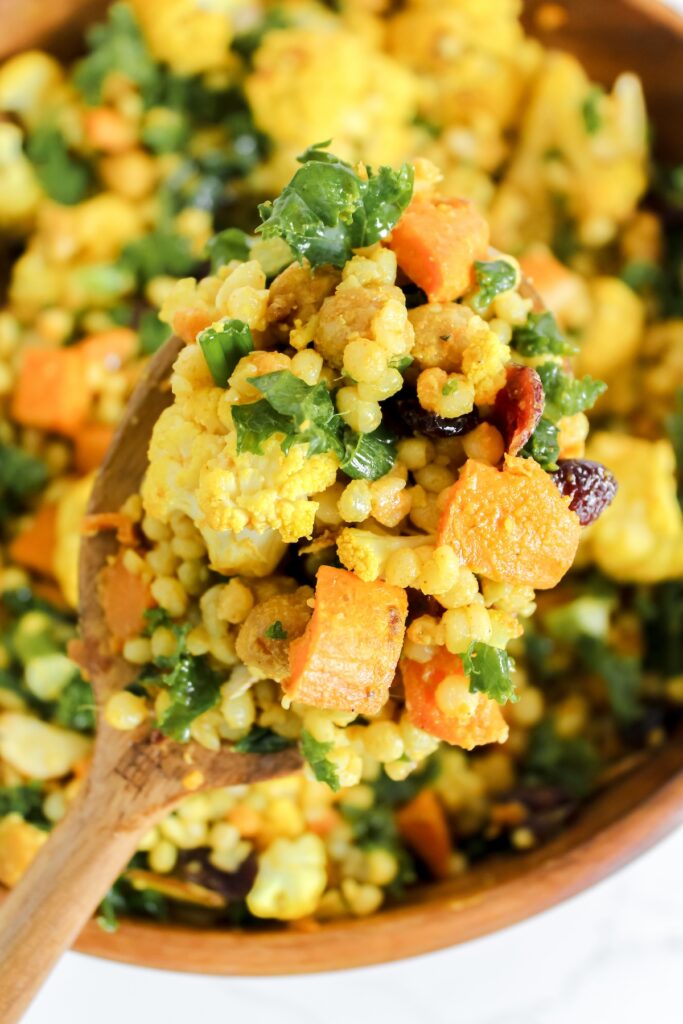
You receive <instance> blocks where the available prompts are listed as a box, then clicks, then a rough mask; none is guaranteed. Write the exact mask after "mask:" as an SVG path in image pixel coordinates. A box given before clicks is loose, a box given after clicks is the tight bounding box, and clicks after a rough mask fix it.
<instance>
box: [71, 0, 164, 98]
mask: <svg viewBox="0 0 683 1024" xmlns="http://www.w3.org/2000/svg"><path fill="white" fill-rule="evenodd" d="M86 38H87V42H88V49H89V50H90V53H88V54H87V56H85V57H84V58H83V59H82V60H80V61H79V62H78V64H77V65H76V69H75V72H74V75H73V83H74V85H75V86H76V88H77V89H78V90H79V91H80V92H81V93H82V94H83V97H84V99H85V101H86V103H89V104H90V105H91V106H97V105H98V104H99V103H101V102H102V87H103V85H104V82H105V80H106V78H107V76H108V75H109V74H111V72H113V71H116V72H117V73H118V74H121V75H124V76H125V77H126V78H127V79H128V80H129V81H130V82H132V83H133V84H134V85H136V86H137V88H138V89H139V90H140V93H141V94H142V97H143V100H144V101H145V103H146V105H150V104H151V103H152V102H154V100H155V99H156V97H157V95H158V92H159V88H160V78H161V76H162V74H163V71H162V68H161V67H160V65H158V64H157V62H156V61H155V60H154V58H153V57H152V55H151V54H150V52H149V50H148V49H147V45H146V43H145V40H144V37H143V35H142V33H141V31H140V28H139V26H138V23H137V21H136V19H135V15H134V14H133V11H132V10H131V8H130V7H129V6H128V4H122V3H117V4H113V5H112V6H111V7H110V8H109V19H108V21H107V22H105V23H104V24H100V25H94V26H93V28H91V29H90V30H89V32H88V34H87V37H86Z"/></svg>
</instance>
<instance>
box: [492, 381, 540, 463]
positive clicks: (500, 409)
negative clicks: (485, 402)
mask: <svg viewBox="0 0 683 1024" xmlns="http://www.w3.org/2000/svg"><path fill="white" fill-rule="evenodd" d="M544 405H545V396H544V394H543V384H542V383H541V378H540V377H539V376H538V374H537V373H536V371H535V370H533V369H532V368H531V367H530V366H510V367H508V372H507V381H506V383H505V387H503V388H501V390H500V391H499V392H498V394H497V395H496V401H495V403H494V406H493V422H494V423H495V425H496V426H497V427H498V429H499V430H500V432H501V434H502V435H503V440H504V441H505V450H506V451H507V452H509V453H510V455H516V454H517V452H518V451H519V450H520V449H521V448H523V447H524V445H525V444H526V443H527V441H528V440H529V438H530V437H531V435H532V434H533V432H534V430H535V429H536V424H537V423H538V421H539V420H540V418H541V414H542V413H543V406H544Z"/></svg>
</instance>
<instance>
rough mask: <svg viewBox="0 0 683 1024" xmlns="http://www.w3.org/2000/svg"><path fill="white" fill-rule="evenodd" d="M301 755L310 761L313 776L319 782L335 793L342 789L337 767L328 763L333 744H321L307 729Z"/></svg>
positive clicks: (303, 738)
mask: <svg viewBox="0 0 683 1024" xmlns="http://www.w3.org/2000/svg"><path fill="white" fill-rule="evenodd" d="M300 742H301V753H302V755H303V757H304V758H305V759H306V761H308V763H309V765H310V766H311V769H312V771H313V774H314V775H315V777H316V779H317V780H318V782H325V783H326V784H327V785H328V786H329V787H330V789H331V790H332V792H333V793H337V792H338V791H339V788H340V783H339V775H338V773H337V768H336V765H334V764H333V763H332V762H331V761H328V759H327V755H328V754H329V752H330V751H331V750H332V747H333V745H334V744H333V743H331V742H330V743H320V742H319V741H318V740H317V739H316V738H315V737H314V736H312V735H311V733H310V732H308V731H307V730H306V729H304V730H303V732H302V733H301V741H300Z"/></svg>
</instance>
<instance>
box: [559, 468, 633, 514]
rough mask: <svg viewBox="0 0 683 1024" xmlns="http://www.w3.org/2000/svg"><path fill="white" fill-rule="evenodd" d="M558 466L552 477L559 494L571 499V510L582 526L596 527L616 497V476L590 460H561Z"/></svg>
mask: <svg viewBox="0 0 683 1024" xmlns="http://www.w3.org/2000/svg"><path fill="white" fill-rule="evenodd" d="M558 465H559V469H557V470H556V471H555V472H554V473H552V474H551V476H552V478H553V480H554V481H555V483H556V484H557V487H558V488H559V491H560V493H561V494H564V495H566V496H567V497H570V498H571V499H572V500H571V501H570V503H569V507H570V509H571V510H572V512H576V514H577V516H578V517H579V522H580V523H581V525H582V526H587V525H588V524H589V523H594V522H595V520H596V519H597V518H598V516H599V515H600V513H601V512H603V511H604V510H605V509H606V508H607V506H608V505H611V503H612V501H613V500H614V495H615V494H616V493H617V486H618V485H617V481H616V479H615V478H614V475H613V474H612V473H610V471H609V470H608V469H607V467H606V466H603V465H602V463H600V462H591V461H590V459H560V461H559V463H558Z"/></svg>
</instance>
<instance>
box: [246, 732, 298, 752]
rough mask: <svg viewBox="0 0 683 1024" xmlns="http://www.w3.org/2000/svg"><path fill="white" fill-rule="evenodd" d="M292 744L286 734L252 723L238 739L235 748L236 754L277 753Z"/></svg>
mask: <svg viewBox="0 0 683 1024" xmlns="http://www.w3.org/2000/svg"><path fill="white" fill-rule="evenodd" d="M291 746H292V741H291V740H288V739H287V737H286V736H280V735H279V734H278V733H276V732H273V730H272V729H265V728H264V727H263V726H262V725H252V727H251V729H250V730H249V732H248V733H247V735H246V736H243V737H242V739H241V740H238V741H237V743H236V744H235V750H236V751H237V753H238V754H277V753H279V752H280V751H281V750H286V749H287V748H288V747H291Z"/></svg>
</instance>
